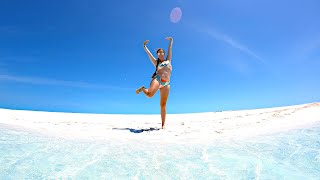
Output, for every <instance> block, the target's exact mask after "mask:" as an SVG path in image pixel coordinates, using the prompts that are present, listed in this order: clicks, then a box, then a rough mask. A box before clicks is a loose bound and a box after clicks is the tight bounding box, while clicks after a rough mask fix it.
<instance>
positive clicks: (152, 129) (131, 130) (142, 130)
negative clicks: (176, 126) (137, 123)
mask: <svg viewBox="0 0 320 180" xmlns="http://www.w3.org/2000/svg"><path fill="white" fill-rule="evenodd" d="M112 130H129V131H130V132H132V133H142V132H144V131H146V132H150V131H159V130H160V129H159V128H148V129H133V128H112Z"/></svg>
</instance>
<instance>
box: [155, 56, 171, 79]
mask: <svg viewBox="0 0 320 180" xmlns="http://www.w3.org/2000/svg"><path fill="white" fill-rule="evenodd" d="M171 71H172V65H171V61H170V60H166V61H160V62H159V64H158V66H157V75H159V76H160V77H161V79H163V80H166V81H170V76H171Z"/></svg>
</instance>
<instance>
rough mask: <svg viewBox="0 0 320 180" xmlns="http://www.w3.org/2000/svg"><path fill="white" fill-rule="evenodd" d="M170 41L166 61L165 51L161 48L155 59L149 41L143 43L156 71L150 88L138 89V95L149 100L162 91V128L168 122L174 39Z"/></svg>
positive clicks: (168, 38)
mask: <svg viewBox="0 0 320 180" xmlns="http://www.w3.org/2000/svg"><path fill="white" fill-rule="evenodd" d="M165 39H166V40H169V41H170V43H169V47H168V55H167V57H166V59H164V55H165V52H164V50H163V49H161V48H159V49H158V50H157V56H158V58H157V59H156V58H154V57H153V55H152V54H151V53H150V51H149V49H148V48H147V44H148V42H149V40H146V41H145V42H144V43H143V47H144V50H145V51H146V53H147V54H148V56H149V59H150V60H151V62H152V64H153V65H154V66H155V67H156V71H155V72H154V74H153V75H152V77H151V78H152V80H151V83H150V87H149V88H148V89H147V88H145V87H144V86H142V87H140V88H138V89H137V90H136V93H137V94H139V93H140V92H141V91H142V92H143V93H144V94H145V95H146V96H147V97H149V98H151V97H153V96H154V95H155V93H156V92H157V90H158V89H160V109H161V120H162V125H161V128H162V129H163V128H164V123H165V121H166V113H167V112H166V104H167V99H168V96H169V92H170V76H171V71H172V65H171V57H172V43H173V39H172V37H167V38H165Z"/></svg>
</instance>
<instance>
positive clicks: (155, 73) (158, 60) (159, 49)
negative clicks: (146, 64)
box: [151, 48, 166, 78]
mask: <svg viewBox="0 0 320 180" xmlns="http://www.w3.org/2000/svg"><path fill="white" fill-rule="evenodd" d="M161 50H162V51H163V52H164V54H165V53H166V52H165V51H164V49H162V48H158V49H157V54H158V52H159V51H161ZM159 62H160V59H159V58H157V65H156V70H155V71H154V73H153V74H152V76H151V78H154V76H155V75H157V67H158V64H159Z"/></svg>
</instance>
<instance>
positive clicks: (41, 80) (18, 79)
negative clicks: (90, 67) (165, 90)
mask: <svg viewBox="0 0 320 180" xmlns="http://www.w3.org/2000/svg"><path fill="white" fill-rule="evenodd" d="M0 81H10V82H19V83H28V84H38V85H52V86H65V87H76V88H89V89H108V90H133V89H134V88H125V87H118V86H108V85H102V84H91V83H87V82H77V81H64V80H55V79H45V78H38V77H25V76H12V75H7V74H0Z"/></svg>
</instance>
